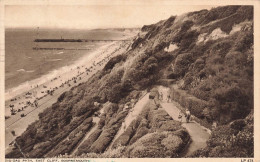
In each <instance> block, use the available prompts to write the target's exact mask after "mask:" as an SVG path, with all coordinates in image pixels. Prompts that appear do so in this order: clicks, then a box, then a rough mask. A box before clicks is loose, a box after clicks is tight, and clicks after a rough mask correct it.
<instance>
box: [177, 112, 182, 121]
mask: <svg viewBox="0 0 260 162" xmlns="http://www.w3.org/2000/svg"><path fill="white" fill-rule="evenodd" d="M178 119H179V120H180V122H182V115H181V111H180V112H179V115H178Z"/></svg>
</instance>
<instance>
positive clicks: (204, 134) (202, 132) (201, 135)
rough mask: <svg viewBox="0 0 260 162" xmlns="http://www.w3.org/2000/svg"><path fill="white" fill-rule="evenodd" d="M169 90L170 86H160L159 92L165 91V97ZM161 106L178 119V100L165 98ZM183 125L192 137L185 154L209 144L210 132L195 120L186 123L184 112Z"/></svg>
mask: <svg viewBox="0 0 260 162" xmlns="http://www.w3.org/2000/svg"><path fill="white" fill-rule="evenodd" d="M168 90H169V88H163V87H159V92H162V93H163V96H164V99H165V98H166V97H167V92H168ZM161 106H162V108H163V109H165V111H166V112H167V113H168V114H169V115H170V116H171V117H172V118H173V119H174V120H178V116H179V112H180V109H179V108H178V107H177V106H176V102H174V101H171V102H169V103H168V102H167V101H166V100H164V101H161ZM182 126H183V127H184V128H186V129H187V131H188V133H189V134H190V137H191V143H190V145H189V147H188V148H187V150H186V152H185V154H184V156H189V155H191V154H192V153H193V152H194V151H196V150H198V149H201V148H204V147H206V146H207V144H206V142H207V140H208V139H209V136H210V133H209V131H208V130H207V129H206V128H205V127H203V126H201V125H200V124H198V123H197V122H195V121H191V122H189V123H186V120H185V117H184V114H182Z"/></svg>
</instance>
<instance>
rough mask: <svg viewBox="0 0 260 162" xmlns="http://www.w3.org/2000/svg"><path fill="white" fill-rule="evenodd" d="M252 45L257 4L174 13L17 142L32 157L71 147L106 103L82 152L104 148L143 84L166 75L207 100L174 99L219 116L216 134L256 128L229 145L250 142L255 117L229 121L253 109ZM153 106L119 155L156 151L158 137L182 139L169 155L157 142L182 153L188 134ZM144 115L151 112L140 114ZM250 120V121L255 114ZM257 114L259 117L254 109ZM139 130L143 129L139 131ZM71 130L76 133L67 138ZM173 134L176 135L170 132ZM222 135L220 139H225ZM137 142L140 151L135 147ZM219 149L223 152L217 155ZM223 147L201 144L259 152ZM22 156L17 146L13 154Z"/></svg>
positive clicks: (206, 117)
mask: <svg viewBox="0 0 260 162" xmlns="http://www.w3.org/2000/svg"><path fill="white" fill-rule="evenodd" d="M253 46H254V45H253V7H252V6H225V7H218V8H214V9H212V10H210V11H208V10H202V11H198V12H192V13H187V14H183V15H181V16H177V17H176V16H172V17H170V18H169V19H167V20H164V21H160V22H158V23H156V24H152V25H148V26H144V27H143V28H142V29H141V32H140V33H139V34H138V36H137V37H136V38H135V40H134V41H133V43H132V45H131V49H130V50H129V51H127V52H125V53H123V54H122V55H119V56H116V57H115V58H112V59H111V60H110V61H109V62H108V63H107V65H106V66H105V67H104V69H103V70H102V71H100V72H98V73H97V74H96V75H94V76H93V77H92V78H91V79H90V80H89V81H88V82H86V83H84V84H81V85H79V86H78V87H75V88H73V89H72V90H71V91H69V92H66V93H64V94H63V95H62V96H60V98H59V101H58V102H57V103H55V104H53V106H52V107H51V108H49V109H48V110H46V111H44V112H43V113H42V114H40V120H39V121H37V122H35V123H33V124H32V125H30V126H29V127H28V128H27V130H26V131H25V132H24V133H23V134H22V135H21V136H20V137H18V138H17V142H18V143H19V144H20V146H22V148H21V149H22V150H23V151H24V152H26V153H27V154H28V155H30V157H43V156H57V155H59V154H65V153H68V154H69V153H70V152H71V150H72V149H73V148H74V147H75V145H77V143H78V142H79V141H80V139H82V137H83V136H84V133H85V132H88V131H89V129H90V128H91V127H92V125H93V122H92V117H93V114H94V113H95V112H97V111H99V110H100V109H101V108H102V107H104V106H105V105H106V111H105V113H104V114H103V115H102V116H101V117H100V121H99V123H98V129H97V130H96V131H95V132H94V133H93V135H91V136H90V137H89V139H88V142H87V143H85V145H83V146H85V147H81V148H80V149H79V150H80V151H81V152H80V153H78V155H81V154H83V153H84V154H87V153H90V152H94V153H103V152H104V151H105V150H106V148H107V147H108V146H109V145H110V144H111V141H112V140H113V138H114V136H115V135H116V133H117V131H118V130H119V128H120V126H121V123H122V121H123V120H124V118H125V117H126V116H127V114H128V111H127V110H125V109H124V105H127V104H129V103H131V102H133V103H136V102H137V100H138V98H139V97H140V94H141V91H142V90H146V89H150V88H151V87H153V86H154V85H156V84H159V83H161V82H160V80H162V79H165V80H167V79H171V80H174V81H175V84H176V85H177V89H178V91H183V92H185V94H184V95H186V94H187V95H190V96H192V97H193V98H196V101H197V102H196V103H198V104H199V103H202V102H203V106H197V105H198V104H196V105H194V104H192V103H193V101H188V100H186V99H185V97H182V99H179V100H178V99H175V100H176V101H177V102H180V104H181V105H182V104H183V105H184V106H185V107H188V108H190V109H191V113H192V114H194V115H195V116H197V117H198V118H199V119H200V120H203V121H205V122H207V123H209V124H211V123H212V122H213V121H215V122H218V123H219V124H220V125H222V126H221V127H219V129H216V131H214V132H213V136H212V138H211V141H214V139H215V138H216V136H218V134H219V133H218V131H221V132H222V133H221V134H225V135H226V137H227V139H229V137H230V136H231V135H232V136H233V135H234V136H237V135H239V134H240V135H241V134H243V131H244V130H245V131H247V132H251V134H250V133H249V134H250V137H249V139H248V140H249V141H247V142H245V139H244V138H243V136H242V135H241V138H239V139H240V141H239V142H237V143H236V142H234V143H233V142H232V143H230V145H229V148H232V147H234V146H236V147H237V148H238V146H239V145H241V143H242V144H243V142H245V143H247V144H249V145H250V146H251V145H252V140H253V133H252V132H253V129H252V128H253V126H252V124H251V125H250V124H249V125H246V124H243V122H237V123H238V124H237V125H241V128H240V127H239V128H233V127H232V126H231V125H232V124H231V125H230V122H236V121H237V120H243V121H244V118H245V117H246V116H247V115H248V114H249V113H250V112H251V111H252V109H253V60H254V59H253V58H254V57H253ZM176 98H177V97H176ZM94 102H98V103H100V104H101V106H97V105H95V104H94ZM107 104H108V106H107ZM205 105H206V106H205ZM152 110H153V111H155V110H154V109H152V108H151V109H149V110H147V112H143V113H144V114H143V117H142V114H141V116H140V117H139V118H140V119H138V120H137V121H135V123H132V124H133V125H134V124H135V127H132V129H134V130H129V134H123V135H124V136H123V135H122V137H119V138H118V141H117V142H116V143H119V144H120V145H123V146H124V148H123V150H124V151H126V152H127V153H126V154H123V153H122V152H123V151H122V150H121V151H122V152H120V155H121V156H119V155H115V156H116V157H122V156H123V157H124V156H125V157H151V156H152V155H154V154H153V153H149V154H148V153H147V154H145V150H146V149H147V148H148V147H150V146H149V145H148V144H147V141H149V140H150V141H151V140H152V139H155V138H156V139H157V138H158V139H162V138H166V139H167V140H170V141H171V140H175V144H176V147H175V152H173V153H171V152H169V150H170V149H172V148H171V147H166V148H169V150H165V152H164V154H162V153H161V152H159V151H158V150H157V151H158V152H156V149H155V150H154V152H156V153H155V155H156V157H178V154H179V153H180V152H181V150H180V149H179V147H180V146H184V145H186V144H187V141H188V139H189V137H188V135H186V134H185V133H186V131H185V129H183V128H181V126H180V123H178V122H176V121H173V120H172V119H170V118H168V117H167V118H166V119H164V120H165V121H167V122H172V124H171V125H169V126H167V127H165V128H164V129H163V130H161V129H160V126H156V125H152V124H149V123H150V122H149V121H150V120H152V119H153V118H154V116H155V114H156V113H151V111H152ZM158 113H164V112H158ZM147 116H150V117H147ZM142 118H144V119H143V120H141V119H142ZM248 118H249V117H248ZM158 120H162V119H161V118H158ZM245 120H246V121H244V122H247V121H248V120H247V119H245ZM250 120H251V121H252V120H253V119H252V115H251V119H250ZM143 122H144V123H143ZM241 123H242V124H241ZM251 123H252V122H251ZM233 125H234V124H233ZM235 125H236V124H235ZM139 127H143V129H142V130H145V131H141V129H138V130H139V132H138V131H137V130H135V129H137V128H139ZM222 127H223V129H224V128H225V129H229V128H231V127H232V129H234V130H236V132H235V133H232V132H231V133H230V132H227V131H222ZM77 128H78V129H77ZM169 131H170V132H169ZM71 132H74V135H71ZM158 132H161V133H158ZM167 132H168V133H167ZM178 132H179V133H178ZM180 132H181V133H180ZM135 133H137V134H138V136H134V135H133V134H135ZM69 135H70V140H64V139H66V138H67V137H68V136H69ZM240 135H239V137H240ZM170 136H171V137H172V138H171V139H168V137H170ZM142 137H144V138H142ZM124 138H127V140H126V139H124ZM223 138H224V137H218V138H216V139H219V141H221V139H223ZM138 139H139V140H138ZM144 139H147V140H146V141H145V140H144ZM61 141H63V142H62V143H61ZM131 141H132V142H131ZM176 141H177V142H176ZM171 142H173V141H171ZM148 143H149V142H148ZM173 143H174V142H173ZM177 143H178V144H177ZM238 143H240V144H238ZM137 146H140V147H139V148H140V149H141V150H135V149H134V148H136V147H137ZM154 147H158V148H160V147H162V145H161V143H159V144H155V146H153V148H154ZM84 148H86V149H84ZM164 148H165V147H164ZM121 149H122V148H121ZM214 149H215V150H216V149H217V150H218V153H216V154H214V153H212V154H210V152H211V151H212V150H214ZM52 150H54V151H52ZM221 151H222V152H223V151H224V152H225V151H227V150H225V149H224V148H223V147H222V143H221V142H219V143H214V142H211V143H210V144H209V145H208V147H207V148H206V151H205V150H201V152H197V154H194V156H220V157H221V156H228V157H238V156H252V154H253V147H248V148H246V150H245V151H244V152H243V153H241V152H239V150H238V151H237V152H232V153H231V154H228V155H227V154H221V153H220V152H221ZM105 155H107V156H109V155H108V154H105ZM160 155H161V156H160ZM20 156H21V155H20V154H19V151H18V149H15V150H14V151H13V152H11V153H10V154H8V155H7V157H20ZM86 156H87V155H86ZM89 156H90V155H89ZM100 156H101V155H100ZM103 156H104V154H103Z"/></svg>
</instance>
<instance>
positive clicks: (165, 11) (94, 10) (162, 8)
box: [5, 5, 214, 29]
mask: <svg viewBox="0 0 260 162" xmlns="http://www.w3.org/2000/svg"><path fill="white" fill-rule="evenodd" d="M212 7H214V6H199V5H196V6H195V5H193V6H188V5H185V6H176V5H85V6H82V5H7V6H5V27H6V28H10V27H11V28H34V27H40V28H69V29H94V28H122V27H124V28H132V27H142V26H143V25H148V24H152V23H156V22H158V21H160V20H163V19H167V18H169V17H170V16H172V15H180V14H182V13H186V12H191V11H198V10H202V9H211V8H212Z"/></svg>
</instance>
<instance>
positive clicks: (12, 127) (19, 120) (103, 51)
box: [5, 42, 131, 151]
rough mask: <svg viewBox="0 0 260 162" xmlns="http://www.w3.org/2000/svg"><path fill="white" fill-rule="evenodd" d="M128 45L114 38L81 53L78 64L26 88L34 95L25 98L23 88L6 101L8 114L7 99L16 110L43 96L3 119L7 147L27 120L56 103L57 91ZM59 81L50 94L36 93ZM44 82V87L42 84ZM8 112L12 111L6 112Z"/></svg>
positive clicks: (86, 75) (82, 78)
mask: <svg viewBox="0 0 260 162" xmlns="http://www.w3.org/2000/svg"><path fill="white" fill-rule="evenodd" d="M129 45H131V43H130V42H126V43H122V42H113V43H109V44H106V45H104V46H103V47H102V48H99V49H97V50H96V51H94V52H93V53H91V54H90V55H88V56H86V57H84V59H83V58H81V59H80V60H79V61H77V62H76V63H77V64H74V65H73V66H75V67H76V68H75V69H73V70H70V71H68V72H67V73H65V74H63V75H62V76H61V75H60V76H56V79H55V78H54V80H51V81H49V82H47V83H46V82H45V83H43V84H42V85H40V86H38V87H36V88H33V89H31V90H30V91H29V92H30V93H31V95H29V96H33V97H32V98H26V96H27V95H25V94H26V92H24V93H22V94H20V95H18V96H19V97H18V96H16V98H17V100H15V101H10V100H9V101H6V106H5V111H6V112H5V115H6V117H7V116H8V112H9V111H8V110H10V107H9V104H7V103H8V102H9V103H11V102H12V103H13V104H15V106H16V110H17V109H18V107H17V105H19V103H21V102H23V104H24V103H25V101H28V100H29V101H31V103H33V102H32V100H34V99H35V98H36V99H37V97H40V96H42V98H40V99H39V98H38V99H37V103H38V105H39V106H38V107H36V106H34V105H33V104H31V105H28V106H27V107H26V109H23V110H22V111H20V112H18V111H17V113H16V114H15V115H10V116H9V117H10V118H8V119H5V125H6V126H5V128H6V129H5V136H6V140H5V148H6V151H7V150H8V149H10V146H9V143H10V142H12V141H13V140H14V139H15V138H16V137H17V136H20V135H21V134H22V133H23V132H24V131H25V130H26V128H27V127H28V125H29V124H31V123H32V122H34V121H36V120H38V114H39V113H41V112H42V111H43V110H45V109H46V108H48V107H50V106H51V105H52V104H53V103H55V102H56V101H57V98H58V97H59V96H60V94H62V93H63V92H65V91H68V90H69V89H70V88H72V87H74V86H77V85H78V84H80V83H83V82H86V81H87V80H88V79H89V78H90V77H91V76H92V75H94V74H95V73H96V72H98V71H99V70H102V68H103V67H104V66H105V64H106V63H107V62H108V61H109V60H110V58H111V57H114V56H115V55H118V54H121V53H123V52H125V51H126V50H127V49H128V47H129ZM83 64H85V65H83ZM98 65H99V66H98ZM73 74H74V75H73ZM67 79H68V80H67ZM64 81H65V84H64ZM58 84H61V85H63V86H62V87H60V86H59V88H58V89H55V91H54V93H53V94H52V95H51V94H47V93H40V94H39V92H42V90H43V89H45V90H46V89H48V88H49V86H52V87H51V88H53V87H56V88H57V87H58ZM44 86H45V87H47V88H44ZM34 91H36V95H35V94H34V93H35V92H34ZM27 93H28V92H27ZM9 114H11V113H10V112H9ZM21 114H25V116H24V117H21V116H20V115H21ZM12 131H15V136H13V135H12V133H11V132H12Z"/></svg>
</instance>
